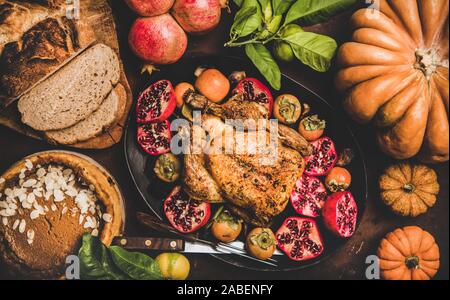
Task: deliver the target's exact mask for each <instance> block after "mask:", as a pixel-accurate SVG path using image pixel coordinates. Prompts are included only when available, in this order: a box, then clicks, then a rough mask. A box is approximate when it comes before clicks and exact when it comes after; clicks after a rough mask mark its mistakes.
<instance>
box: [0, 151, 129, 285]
mask: <svg viewBox="0 0 450 300" xmlns="http://www.w3.org/2000/svg"><path fill="white" fill-rule="evenodd" d="M123 219H124V213H123V199H122V196H121V193H120V191H119V188H118V186H117V183H116V181H115V180H114V179H113V178H112V177H111V175H110V174H109V173H108V172H107V171H106V170H105V169H103V168H102V167H101V166H100V165H99V164H97V163H96V162H95V161H93V160H92V159H90V158H88V157H86V156H83V155H80V154H77V153H73V152H66V151H49V152H41V153H37V154H34V155H31V156H29V157H26V158H25V159H23V160H21V161H19V162H17V163H16V164H15V165H13V166H12V167H11V168H10V169H9V170H7V171H6V172H5V173H4V174H3V175H1V176H0V257H1V258H2V261H3V262H4V264H6V265H7V266H8V267H9V270H11V272H12V273H13V274H16V275H19V276H22V277H30V278H44V279H54V278H61V277H62V276H63V275H64V273H65V262H66V258H67V257H68V256H69V255H73V254H75V255H76V254H77V253H78V249H79V247H80V245H81V237H82V235H83V234H84V233H87V232H88V233H91V234H92V235H94V236H99V237H100V238H101V240H102V241H103V243H105V244H106V245H109V244H110V243H111V241H112V239H113V238H114V237H115V236H118V235H120V234H121V232H122V229H123Z"/></svg>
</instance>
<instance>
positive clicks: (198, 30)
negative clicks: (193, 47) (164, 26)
mask: <svg viewBox="0 0 450 300" xmlns="http://www.w3.org/2000/svg"><path fill="white" fill-rule="evenodd" d="M221 12H222V5H221V3H220V0H175V4H174V5H173V7H172V15H173V16H174V17H175V19H176V20H177V21H178V23H179V24H180V25H181V27H183V29H184V30H185V31H186V32H188V33H191V34H204V33H207V32H209V31H211V30H213V29H214V28H216V26H217V25H218V24H219V22H220V16H221Z"/></svg>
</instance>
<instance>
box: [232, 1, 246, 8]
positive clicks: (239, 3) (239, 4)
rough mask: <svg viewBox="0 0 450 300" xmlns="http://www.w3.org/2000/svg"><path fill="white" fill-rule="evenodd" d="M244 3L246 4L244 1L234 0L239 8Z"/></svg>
mask: <svg viewBox="0 0 450 300" xmlns="http://www.w3.org/2000/svg"><path fill="white" fill-rule="evenodd" d="M242 2H244V0H234V3H235V4H236V5H237V6H239V7H241V6H242Z"/></svg>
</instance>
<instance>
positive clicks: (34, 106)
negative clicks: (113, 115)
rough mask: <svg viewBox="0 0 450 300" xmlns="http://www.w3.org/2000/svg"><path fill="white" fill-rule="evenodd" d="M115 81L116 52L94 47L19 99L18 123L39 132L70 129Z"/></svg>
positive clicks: (117, 76)
mask: <svg viewBox="0 0 450 300" xmlns="http://www.w3.org/2000/svg"><path fill="white" fill-rule="evenodd" d="M119 78H120V64H119V59H118V57H117V55H116V53H115V52H114V50H112V49H111V48H110V47H108V46H106V45H103V44H97V45H95V46H93V47H91V48H89V49H87V50H86V51H85V52H83V53H81V54H80V55H79V56H78V57H76V58H74V59H73V60H72V61H71V62H70V63H68V64H67V65H66V66H64V67H63V68H62V69H60V70H59V71H58V72H56V73H55V74H53V75H52V76H51V77H49V78H48V79H47V80H45V81H44V82H42V83H40V84H39V85H37V86H36V87H34V88H33V89H32V90H31V91H30V92H28V93H27V94H25V95H24V96H22V97H21V98H20V99H19V102H18V109H19V112H20V113H21V116H22V117H21V119H22V122H23V123H24V124H26V125H28V126H30V127H31V128H33V129H35V130H39V131H49V130H60V129H65V128H68V127H71V126H73V125H75V124H76V123H78V122H80V121H81V120H84V119H86V118H87V117H88V116H89V115H91V114H92V113H93V112H94V111H96V110H97V109H98V108H99V107H100V105H101V103H102V102H103V100H104V99H105V98H106V96H107V95H108V94H109V93H110V91H111V90H112V88H113V86H114V85H116V84H117V83H118V81H119Z"/></svg>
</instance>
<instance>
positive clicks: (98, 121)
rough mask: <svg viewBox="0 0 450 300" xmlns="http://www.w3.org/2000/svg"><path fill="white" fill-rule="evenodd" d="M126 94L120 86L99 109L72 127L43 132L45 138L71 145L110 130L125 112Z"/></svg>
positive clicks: (119, 85)
mask: <svg viewBox="0 0 450 300" xmlns="http://www.w3.org/2000/svg"><path fill="white" fill-rule="evenodd" d="M126 97H127V95H126V92H125V89H124V88H123V86H122V85H121V84H118V85H117V86H116V88H115V89H113V90H112V91H111V93H110V94H109V95H108V96H107V97H106V99H105V100H104V101H103V103H102V104H101V105H100V108H99V109H98V110H96V111H95V112H93V113H92V114H91V115H90V116H89V117H87V118H86V119H84V120H83V121H80V122H78V123H77V124H75V125H73V126H72V127H69V128H66V129H62V130H54V131H47V132H45V137H46V138H47V139H48V140H49V141H51V142H53V143H57V144H62V145H72V144H75V143H79V142H84V141H87V140H89V139H91V138H93V137H95V136H97V135H99V134H101V133H103V132H104V131H105V130H106V129H108V128H111V127H112V126H113V125H115V124H116V123H117V121H118V120H119V118H121V117H122V115H123V113H124V111H125V104H126Z"/></svg>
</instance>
